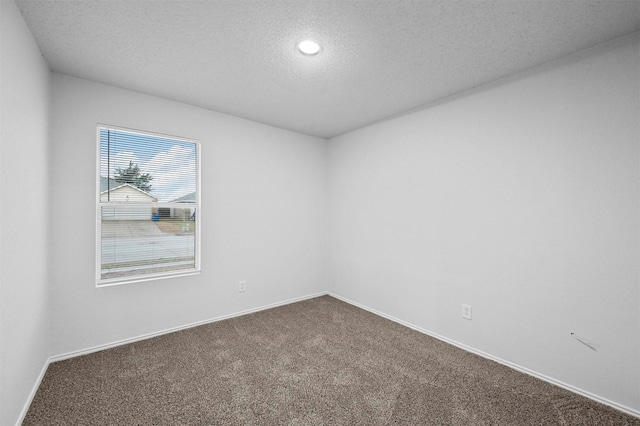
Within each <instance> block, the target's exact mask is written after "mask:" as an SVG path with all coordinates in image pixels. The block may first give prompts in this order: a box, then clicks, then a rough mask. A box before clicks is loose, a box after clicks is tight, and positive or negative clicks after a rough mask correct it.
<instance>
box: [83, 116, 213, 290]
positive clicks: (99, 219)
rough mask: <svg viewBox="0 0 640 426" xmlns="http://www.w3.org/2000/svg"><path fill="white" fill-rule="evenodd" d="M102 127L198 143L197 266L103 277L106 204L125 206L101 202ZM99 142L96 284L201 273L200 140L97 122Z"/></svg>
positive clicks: (156, 203)
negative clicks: (104, 212)
mask: <svg viewBox="0 0 640 426" xmlns="http://www.w3.org/2000/svg"><path fill="white" fill-rule="evenodd" d="M100 129H108V130H115V131H122V132H128V133H135V134H138V135H143V136H150V137H157V138H164V139H171V140H176V141H179V142H187V143H192V144H194V147H195V151H196V201H195V205H194V206H193V207H194V208H195V212H196V217H195V221H196V222H195V230H194V238H195V246H194V251H195V253H194V265H195V266H194V267H193V268H188V269H187V268H185V269H180V270H174V271H166V272H155V273H149V274H140V275H134V276H123V277H118V278H107V279H103V278H102V207H105V206H114V205H123V203H122V202H120V203H118V202H114V201H111V202H102V201H101V185H100V172H101V165H100V160H101V158H100ZM96 141H97V149H96V153H97V154H96V287H97V288H102V287H110V286H114V285H122V284H132V283H137V282H144V281H151V280H158V279H165V278H175V277H183V276H188V275H196V274H199V273H200V270H201V269H200V258H201V254H200V248H201V244H200V243H201V238H200V235H201V227H202V207H201V205H202V204H201V202H200V192H201V191H200V188H201V186H200V170H201V168H200V141H199V140H197V139H190V138H184V137H179V136H173V135H168V134H163V133H157V132H149V131H144V130H137V129H131V128H126V127H119V126H112V125H109V124H102V123H98V124H97V125H96ZM136 204H137V205H140V206H145V205H147V203H136ZM153 206H154V207H157V208H165V207H166V208H175V207H176V204H172V203H165V202H154V203H153Z"/></svg>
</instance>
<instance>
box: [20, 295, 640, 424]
mask: <svg viewBox="0 0 640 426" xmlns="http://www.w3.org/2000/svg"><path fill="white" fill-rule="evenodd" d="M24 424H25V425H396V424H405V425H638V426H640V419H637V418H634V417H631V416H628V415H625V414H623V413H621V412H618V411H616V410H614V409H612V408H609V407H607V406H604V405H600V404H598V403H595V402H593V401H591V400H588V399H586V398H583V397H580V396H578V395H575V394H572V393H570V392H568V391H565V390H563V389H560V388H558V387H555V386H552V385H550V384H548V383H546V382H542V381H540V380H537V379H534V378H532V377H530V376H527V375H524V374H521V373H518V372H516V371H514V370H511V369H509V368H507V367H504V366H502V365H500V364H497V363H494V362H492V361H488V360H486V359H484V358H481V357H479V356H476V355H473V354H471V353H468V352H465V351H463V350H461V349H458V348H455V347H453V346H451V345H448V344H446V343H443V342H441V341H439V340H436V339H433V338H431V337H428V336H425V335H423V334H420V333H418V332H416V331H413V330H411V329H408V328H406V327H403V326H401V325H399V324H396V323H394V322H391V321H388V320H386V319H384V318H380V317H378V316H376V315H373V314H371V313H368V312H366V311H363V310H361V309H358V308H356V307H353V306H351V305H349V304H346V303H344V302H341V301H339V300H336V299H334V298H332V297H329V296H323V297H319V298H316V299H311V300H307V301H303V302H299V303H295V304H291V305H287V306H282V307H278V308H274V309H270V310H267V311H262V312H259V313H255V314H251V315H246V316H243V317H238V318H234V319H229V320H225V321H220V322H216V323H212V324H208V325H203V326H200V327H195V328H191V329H189V330H185V331H180V332H177V333H171V334H167V335H164V336H160V337H156V338H153V339H149V340H145V341H141V342H138V343H132V344H129V345H126V346H120V347H117V348H113V349H109V350H105V351H101V352H96V353H93V354H90V355H85V356H81V357H77V358H73V359H69V360H65V361H60V362H56V363H53V364H51V365H50V366H49V369H48V370H47V373H46V375H45V377H44V380H43V382H42V385H41V386H40V389H39V390H38V392H37V394H36V396H35V399H34V401H33V403H32V405H31V408H30V409H29V412H28V413H27V416H26V419H25V422H24Z"/></svg>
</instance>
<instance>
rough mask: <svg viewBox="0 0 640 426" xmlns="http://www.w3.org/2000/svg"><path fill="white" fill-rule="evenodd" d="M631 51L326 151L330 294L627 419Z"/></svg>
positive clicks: (635, 395)
mask: <svg viewBox="0 0 640 426" xmlns="http://www.w3.org/2000/svg"><path fill="white" fill-rule="evenodd" d="M638 52H639V45H638V36H637V34H636V35H635V36H633V37H630V38H625V39H620V40H617V41H615V42H613V43H610V44H607V45H604V46H599V47H597V48H594V49H592V50H590V51H586V52H581V53H579V54H577V55H574V56H572V57H569V58H565V59H563V60H560V61H557V62H555V63H553V64H549V65H546V66H544V67H540V68H538V69H534V70H531V71H529V72H527V73H524V74H520V75H518V76H515V77H512V78H509V79H506V80H503V81H501V82H498V83H494V84H491V85H488V86H486V87H485V88H482V89H479V90H476V91H474V92H472V93H467V94H466V95H461V96H457V97H454V98H451V99H449V100H447V101H446V102H442V103H440V104H438V105H435V106H433V107H431V108H428V109H424V110H422V111H418V112H415V113H413V114H410V115H406V116H403V117H400V118H396V119H393V120H389V121H386V122H383V123H379V124H377V125H372V126H369V127H366V128H363V129H360V130H357V131H354V132H352V133H349V134H346V135H343V136H341V137H337V138H334V139H332V140H331V141H330V147H329V179H330V184H329V194H330V195H329V197H330V213H329V216H330V219H329V223H330V226H329V228H330V234H331V238H330V289H331V291H334V292H336V293H337V294H339V295H342V296H344V297H345V298H347V299H350V300H352V301H355V302H358V303H361V304H363V305H365V306H368V307H370V308H373V309H376V310H379V311H381V312H384V313H386V314H388V315H391V316H394V317H396V318H399V319H401V320H404V321H406V322H409V323H412V324H414V325H416V326H418V327H421V328H423V329H426V330H429V331H431V332H433V333H436V334H439V335H441V336H444V337H446V338H448V339H451V340H454V341H457V342H459V343H461V344H463V345H467V346H469V347H472V348H475V349H476V350H479V351H483V352H485V353H488V354H491V355H492V356H494V357H498V358H501V359H503V360H505V361H508V362H511V363H515V364H517V365H520V366H522V367H525V368H527V369H530V370H533V371H535V372H537V373H539V374H543V375H546V376H549V377H551V378H553V379H555V380H557V381H560V382H564V383H566V384H568V385H570V386H574V387H577V388H579V389H582V390H584V391H587V392H590V393H592V394H595V395H598V396H600V397H602V398H605V399H609V400H610V401H612V402H614V403H616V404H618V405H621V406H626V407H627V408H631V409H633V410H636V412H639V411H640V386H639V385H638V384H639V383H640V303H639V302H640V291H639V286H640V284H639V283H640V280H639V269H638V267H639V264H638V261H639V254H640V253H639V240H638V229H639V220H640V219H639V218H640V207H639V190H640V187H639V163H638V159H639V157H638V154H639V150H638V143H639V141H640V130H639V117H640V106H639V99H640V89H639V84H640V83H639V77H640V63H639V53H638ZM463 303H466V304H470V305H472V307H473V319H472V320H471V321H468V320H464V319H462V318H461V305H462V304H463ZM571 332H575V333H576V334H578V335H580V336H582V337H584V338H586V339H588V340H590V341H592V342H594V343H595V344H596V345H597V351H592V350H591V349H589V348H587V347H586V346H584V345H582V344H580V343H578V342H577V341H576V340H574V339H573V338H572V337H571V336H570V333H571Z"/></svg>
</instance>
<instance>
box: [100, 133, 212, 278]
mask: <svg viewBox="0 0 640 426" xmlns="http://www.w3.org/2000/svg"><path fill="white" fill-rule="evenodd" d="M199 151H200V149H199V143H198V142H197V141H193V140H188V139H182V138H175V137H169V136H163V135H156V134H150V133H143V132H137V131H132V130H127V129H121V128H115V127H108V126H98V163H99V164H98V183H97V187H98V191H97V192H98V196H97V250H96V251H97V262H96V264H97V267H96V269H97V271H96V274H97V285H98V286H102V285H112V284H121V283H126V282H134V281H142V280H148V279H153V278H162V277H168V276H175V275H182V274H191V273H195V272H198V271H199V270H200V260H199V259H200V253H199V251H200V250H199V245H200V244H199V243H200V232H199V231H200V223H199V220H200V219H199V216H200V214H199V213H200V203H199V200H200V196H199V182H200V179H199Z"/></svg>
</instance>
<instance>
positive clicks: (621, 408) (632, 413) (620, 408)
mask: <svg viewBox="0 0 640 426" xmlns="http://www.w3.org/2000/svg"><path fill="white" fill-rule="evenodd" d="M328 294H329V296H331V297H335V298H336V299H338V300H342V301H343V302H346V303H348V304H350V305H353V306H357V307H358V308H361V309H364V310H365V311H368V312H371V313H372V314H375V315H378V316H380V317H383V318H386V319H388V320H391V321H393V322H396V323H398V324H402V325H404V326H405V327H409V328H411V329H413V330H415V331H418V332H420V333H423V334H426V335H428V336H431V337H434V338H436V339H438V340H441V341H443V342H446V343H449V344H451V345H453V346H456V347H458V348H460V349H463V350H465V351H467V352H471V353H473V354H476V355H479V356H481V357H483V358H486V359H489V360H491V361H495V362H497V363H499V364H502V365H505V366H507V367H509V368H513V369H514V370H517V371H519V372H521V373H524V374H528V375H529V376H533V377H535V378H537V379H540V380H543V381H545V382H547V383H551V384H552V385H556V386H558V387H561V388H563V389H566V390H568V391H570V392H573V393H576V394H578V395H582V396H584V397H586V398H589V399H591V400H593V401H596V402H599V403H601V404H604V405H608V406H609V407H612V408H615V409H616V410H618V411H622V412H623V413H625V414H629V415H630V416H634V417H637V418H640V411H637V410H634V409H633V408H629V407H627V406H624V405H621V404H618V403H616V402H613V401H610V400H608V399H606V398H602V397H600V396H598V395H594V394H592V393H591V392H587V391H585V390H583V389H580V388H577V387H575V386H571V385H569V384H567V383H564V382H561V381H559V380H556V379H553V378H551V377H548V376H545V375H544V374H541V373H538V372H537V371H533V370H530V369H528V368H526V367H523V366H521V365H518V364H514V363H512V362H509V361H506V360H504V359H501V358H498V357H496V356H493V355H491V354H488V353H486V352H482V351H480V350H477V349H475V348H472V347H469V346H467V345H464V344H462V343H459V342H456V341H455V340H451V339H449V338H447V337H444V336H441V335H439V334H437V333H433V332H431V331H429V330H425V329H424V328H421V327H418V326H417V325H414V324H411V323H408V322H406V321H403V320H401V319H398V318H395V317H392V316H391V315H387V314H385V313H384V312H380V311H378V310H376V309H373V308H370V307H368V306H365V305H363V304H361V303H358V302H354V301H352V300H349V299H347V298H346V297H342V296H339V295H337V294H334V293H331V292H329V293H328Z"/></svg>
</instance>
